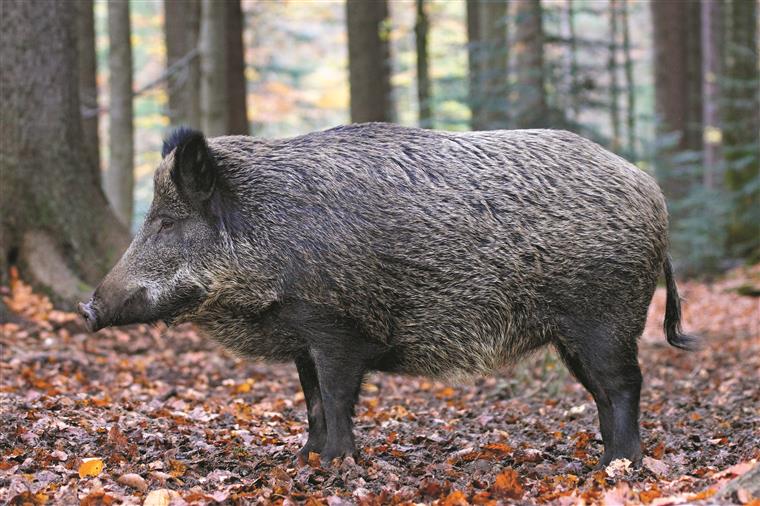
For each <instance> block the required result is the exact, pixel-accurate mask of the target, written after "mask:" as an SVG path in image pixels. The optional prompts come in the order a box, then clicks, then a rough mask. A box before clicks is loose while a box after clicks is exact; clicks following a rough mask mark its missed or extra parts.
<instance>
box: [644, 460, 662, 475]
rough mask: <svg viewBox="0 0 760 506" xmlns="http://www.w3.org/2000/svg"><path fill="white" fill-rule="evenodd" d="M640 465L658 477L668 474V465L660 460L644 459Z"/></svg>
mask: <svg viewBox="0 0 760 506" xmlns="http://www.w3.org/2000/svg"><path fill="white" fill-rule="evenodd" d="M642 464H644V467H646V468H647V469H649V470H650V471H652V472H653V473H654V474H656V475H658V476H665V475H666V474H668V465H667V464H666V463H665V462H663V461H661V460H657V459H653V458H651V457H644V459H643V461H642Z"/></svg>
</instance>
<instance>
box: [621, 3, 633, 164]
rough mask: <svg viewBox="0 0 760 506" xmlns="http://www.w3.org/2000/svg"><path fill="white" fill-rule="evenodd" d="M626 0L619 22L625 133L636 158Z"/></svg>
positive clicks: (631, 66)
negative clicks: (621, 26) (623, 81)
mask: <svg viewBox="0 0 760 506" xmlns="http://www.w3.org/2000/svg"><path fill="white" fill-rule="evenodd" d="M628 8H629V6H628V0H623V5H622V9H621V15H622V18H621V20H620V21H621V22H622V24H623V58H624V61H625V63H624V68H625V89H626V93H625V96H626V133H627V134H628V142H627V144H628V152H629V153H630V157H631V159H632V160H635V159H636V151H637V149H636V83H635V81H634V78H633V58H632V57H631V35H630V27H629V25H628Z"/></svg>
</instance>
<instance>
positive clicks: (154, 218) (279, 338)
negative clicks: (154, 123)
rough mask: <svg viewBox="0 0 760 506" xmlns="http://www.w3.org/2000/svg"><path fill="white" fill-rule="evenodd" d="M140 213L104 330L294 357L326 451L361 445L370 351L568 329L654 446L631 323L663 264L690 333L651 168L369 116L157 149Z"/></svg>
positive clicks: (412, 352) (328, 454)
mask: <svg viewBox="0 0 760 506" xmlns="http://www.w3.org/2000/svg"><path fill="white" fill-rule="evenodd" d="M162 154H163V161H162V162H161V164H160V165H159V167H158V168H157V170H156V172H155V176H154V190H155V195H154V198H153V202H152V205H151V207H150V210H149V212H148V214H147V216H146V218H145V222H144V223H143V225H142V228H141V229H140V230H139V232H138V233H137V235H136V236H135V238H134V241H133V242H132V244H131V246H130V247H129V249H128V250H127V251H126V252H125V253H124V256H123V257H122V258H121V259H120V260H119V262H118V263H117V264H116V266H115V267H114V268H113V270H112V271H111V272H110V273H109V274H108V275H107V276H106V277H105V279H104V280H103V282H102V283H101V284H100V286H98V287H97V289H96V290H95V293H94V295H93V298H92V299H91V300H90V301H89V302H88V303H86V304H81V305H80V312H81V313H82V315H83V316H84V318H85V319H86V322H87V324H88V325H89V327H90V329H91V330H93V331H95V330H98V329H100V328H102V327H105V326H110V325H123V324H128V323H135V322H154V321H157V320H164V321H166V322H167V323H168V324H172V323H177V322H184V321H190V322H194V323H195V324H196V325H197V326H198V327H199V328H200V329H201V330H202V331H204V332H205V333H207V334H208V335H209V336H211V337H212V338H213V339H216V340H217V341H218V342H220V343H221V344H222V345H224V346H225V347H227V348H229V349H231V350H233V351H234V352H237V353H239V354H241V355H244V356H248V357H258V358H263V359H266V360H271V361H293V362H295V365H296V367H297V369H298V374H299V377H300V380H301V386H302V387H303V391H304V395H305V398H306V404H307V410H308V421H309V434H308V440H307V442H306V445H305V446H304V447H303V449H302V450H301V451H300V452H299V456H300V457H308V452H310V451H313V452H318V453H320V454H321V459H322V461H323V462H325V463H329V462H330V461H331V460H332V459H334V458H336V457H342V456H348V455H352V454H354V452H355V444H354V436H353V432H352V419H351V418H352V413H353V408H354V404H355V402H356V400H357V397H358V395H359V389H360V385H361V382H362V378H363V377H364V375H365V374H366V373H367V372H368V371H372V370H377V371H390V372H394V373H401V374H412V375H425V376H429V377H432V378H443V379H451V378H458V377H465V376H472V375H481V374H494V373H498V371H499V370H500V369H501V368H502V367H504V366H506V365H509V364H512V363H515V362H516V361H517V360H518V359H519V358H520V357H522V356H524V355H525V354H526V353H529V352H531V351H533V350H536V349H538V348H540V347H543V346H546V345H552V346H554V347H555V348H556V349H557V351H558V352H559V355H560V356H561V357H562V360H563V361H564V362H565V363H566V364H567V366H568V368H569V369H570V371H572V373H573V374H574V375H575V376H576V377H577V378H578V380H580V382H581V383H582V384H583V385H584V386H585V387H586V388H587V389H588V391H589V392H590V393H591V395H592V396H593V398H594V399H595V401H596V405H597V407H598V412H599V421H600V426H601V434H602V438H603V442H604V447H605V450H604V456H603V457H602V459H601V463H602V464H603V465H604V464H607V463H609V462H610V461H611V460H612V459H616V458H628V459H630V460H631V461H634V462H638V461H640V459H641V450H640V439H639V422H638V416H639V391H640V387H641V381H642V377H641V372H640V369H639V365H638V362H637V338H638V337H639V336H640V335H641V333H642V331H643V328H644V322H645V319H646V315H647V307H648V305H649V303H650V300H651V298H652V294H653V292H654V290H655V285H656V283H657V279H658V276H659V274H660V273H661V272H664V275H665V282H666V286H667V311H666V315H665V323H664V329H665V334H666V336H667V339H668V342H669V343H670V344H672V345H674V346H677V347H680V348H690V347H692V345H693V344H694V339H693V338H692V337H690V336H687V335H685V334H683V333H682V332H681V330H680V305H679V298H678V293H677V290H676V284H675V282H674V279H673V273H672V269H671V263H670V259H669V257H668V255H667V249H668V215H667V210H666V206H665V200H664V198H663V196H662V193H661V191H660V189H659V188H658V186H657V184H656V183H655V181H654V179H652V178H651V177H650V176H648V175H647V174H646V173H644V172H642V171H641V170H639V169H638V168H636V167H635V166H633V165H631V164H630V163H628V162H626V161H625V160H624V159H622V158H620V157H618V156H616V155H614V154H612V153H610V152H608V151H606V150H605V149H603V148H601V147H600V146H598V145H597V144H595V143H593V142H591V141H589V140H586V139H583V138H581V137H579V136H577V135H574V134H572V133H569V132H564V131H554V130H514V131H489V132H469V133H449V132H436V131H430V130H420V129H415V128H404V127H401V126H395V125H388V124H380V123H369V124H357V125H351V126H342V127H337V128H333V129H330V130H327V131H323V132H316V133H310V134H307V135H303V136H300V137H295V138H291V139H284V140H261V139H254V138H251V137H244V136H230V137H217V138H208V139H207V138H205V137H204V135H203V134H202V133H200V132H197V131H192V130H188V129H181V130H178V131H176V132H175V133H174V134H173V135H171V136H170V137H169V138H168V139H167V140H166V141H165V145H164V149H163V153H162Z"/></svg>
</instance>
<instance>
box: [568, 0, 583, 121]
mask: <svg viewBox="0 0 760 506" xmlns="http://www.w3.org/2000/svg"><path fill="white" fill-rule="evenodd" d="M565 26H566V30H567V38H568V48H567V51H568V55H567V59H568V64H567V79H568V84H567V86H566V87H567V90H566V92H567V96H568V99H567V105H568V108H569V109H570V119H572V121H574V122H577V121H578V115H579V114H580V103H579V100H578V93H579V91H580V84H578V42H577V40H576V37H575V5H574V4H573V0H567V7H566V9H565Z"/></svg>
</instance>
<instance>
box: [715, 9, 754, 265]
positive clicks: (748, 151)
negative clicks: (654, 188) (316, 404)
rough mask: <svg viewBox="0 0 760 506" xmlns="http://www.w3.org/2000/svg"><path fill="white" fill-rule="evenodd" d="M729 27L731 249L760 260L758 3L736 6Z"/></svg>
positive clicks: (727, 148) (727, 125) (727, 124)
mask: <svg viewBox="0 0 760 506" xmlns="http://www.w3.org/2000/svg"><path fill="white" fill-rule="evenodd" d="M724 6H725V7H726V8H728V9H730V14H729V17H728V22H729V23H730V26H728V27H727V30H726V33H727V34H729V35H728V37H727V46H728V47H727V48H726V50H727V55H728V59H727V61H726V111H725V118H724V119H725V121H724V126H725V129H724V131H725V135H724V139H723V141H724V142H723V151H724V157H725V160H726V177H725V184H726V188H727V189H728V190H730V191H731V192H732V193H733V194H734V196H735V198H736V202H735V207H734V210H733V216H732V224H731V227H730V229H729V236H728V246H729V248H730V251H731V252H732V253H733V254H734V255H736V256H740V257H748V256H750V257H754V258H760V239H759V238H760V205H759V204H758V202H760V185H759V184H758V182H759V181H758V179H760V176H758V172H759V170H758V166H760V139H759V138H758V132H759V131H760V102H759V100H760V98H759V97H760V76H758V49H757V43H758V41H757V15H758V14H757V3H756V2H754V1H747V0H732V1H731V2H728V3H725V4H724Z"/></svg>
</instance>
